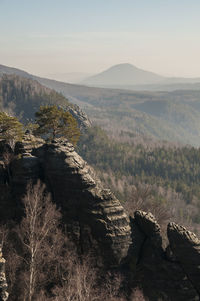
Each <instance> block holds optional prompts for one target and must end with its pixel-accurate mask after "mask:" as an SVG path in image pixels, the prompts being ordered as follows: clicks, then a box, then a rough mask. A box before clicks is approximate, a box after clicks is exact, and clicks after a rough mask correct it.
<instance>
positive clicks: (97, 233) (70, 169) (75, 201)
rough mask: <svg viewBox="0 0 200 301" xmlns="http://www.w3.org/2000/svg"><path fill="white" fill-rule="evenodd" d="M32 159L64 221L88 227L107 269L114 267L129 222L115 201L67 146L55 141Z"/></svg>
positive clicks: (124, 248) (127, 238)
mask: <svg viewBox="0 0 200 301" xmlns="http://www.w3.org/2000/svg"><path fill="white" fill-rule="evenodd" d="M35 155H36V156H37V157H38V158H39V159H40V164H41V166H42V169H43V173H44V180H45V182H46V183H47V186H48V187H50V189H51V192H52V195H53V198H54V200H55V202H56V203H57V204H59V206H61V208H62V212H63V213H64V219H65V221H66V222H69V220H73V221H77V222H78V223H79V225H82V227H83V225H87V226H89V228H90V231H91V234H92V237H93V238H95V240H96V241H97V242H98V243H99V246H100V248H101V253H102V254H104V258H105V259H108V260H109V265H118V264H119V263H120V262H121V261H122V260H123V259H124V258H125V257H126V254H127V251H128V248H129V244H130V226H129V219H128V217H127V215H126V214H125V212H124V208H123V207H122V206H121V204H120V202H119V200H117V199H116V197H115V196H114V195H113V194H112V193H111V192H110V190H106V189H103V187H102V185H101V183H100V181H99V180H98V179H96V177H95V173H94V171H93V170H92V168H91V167H89V166H88V164H87V163H86V162H85V161H84V160H83V159H82V158H81V157H80V156H79V155H78V154H77V153H76V152H75V151H74V148H73V146H72V145H71V144H70V143H66V142H64V141H60V140H55V141H54V142H53V143H52V144H48V145H47V144H46V145H44V146H42V147H41V148H38V149H37V150H36V151H35Z"/></svg>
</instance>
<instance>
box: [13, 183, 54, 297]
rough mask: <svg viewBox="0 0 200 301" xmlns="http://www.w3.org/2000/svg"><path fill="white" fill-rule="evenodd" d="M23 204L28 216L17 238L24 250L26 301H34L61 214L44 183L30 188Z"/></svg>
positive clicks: (20, 227)
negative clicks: (46, 190) (47, 192)
mask: <svg viewBox="0 0 200 301" xmlns="http://www.w3.org/2000/svg"><path fill="white" fill-rule="evenodd" d="M23 203H24V213H25V216H24V218H23V219H22V222H21V224H20V226H19V228H18V230H17V234H18V237H19V240H20V242H21V244H22V248H23V256H22V258H23V262H24V267H25V268H24V275H23V278H24V282H25V283H24V287H25V293H24V298H25V299H24V300H29V301H32V300H33V297H34V295H35V294H36V288H37V289H38V287H40V285H39V279H40V278H41V275H42V271H43V269H44V267H45V261H46V260H45V257H48V252H49V251H50V250H51V246H50V244H51V236H52V233H55V232H56V230H57V227H58V223H59V218H60V213H59V212H58V211H57V210H56V206H55V204H53V203H52V202H51V199H50V196H49V195H48V194H46V192H45V186H44V185H42V184H41V183H40V182H38V183H37V184H36V185H35V186H33V185H32V184H29V185H28V188H27V194H26V196H25V198H24V201H23Z"/></svg>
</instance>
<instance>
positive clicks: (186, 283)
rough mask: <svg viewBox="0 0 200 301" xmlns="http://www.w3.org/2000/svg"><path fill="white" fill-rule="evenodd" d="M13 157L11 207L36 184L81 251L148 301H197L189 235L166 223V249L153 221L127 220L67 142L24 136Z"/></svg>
mask: <svg viewBox="0 0 200 301" xmlns="http://www.w3.org/2000/svg"><path fill="white" fill-rule="evenodd" d="M15 154H16V156H15V159H14V161H13V162H12V163H11V165H10V170H11V178H12V179H11V182H10V185H11V188H12V192H13V198H15V199H16V203H15V206H17V204H19V203H20V199H21V198H22V197H23V195H24V193H25V192H26V185H27V183H28V182H29V181H30V180H31V181H33V182H34V181H35V182H36V181H37V180H38V179H40V180H41V181H43V182H44V183H45V184H46V186H47V189H48V190H49V192H51V194H52V198H53V200H54V201H55V202H56V203H57V204H58V206H59V207H60V208H61V211H62V215H63V221H64V223H65V225H66V227H67V229H68V231H69V232H70V233H71V235H72V236H73V238H74V239H75V240H76V241H77V243H78V244H77V245H78V247H79V248H80V250H81V251H83V252H87V251H88V250H89V249H92V250H94V254H95V257H96V258H97V261H98V259H99V258H100V257H101V258H103V260H104V263H106V265H107V266H109V267H115V268H117V269H119V270H123V271H125V273H126V276H127V277H128V279H129V286H131V287H135V286H138V285H139V286H140V287H141V288H142V289H143V291H144V294H145V295H146V296H147V297H148V298H149V300H150V301H157V300H170V301H186V300H187V301H197V300H199V291H200V287H199V283H200V272H199V271H200V269H199V266H200V241H199V239H198V238H197V237H196V236H195V235H194V234H193V233H191V232H189V231H187V230H186V229H185V228H183V227H181V226H178V225H176V224H174V223H171V224H169V226H168V237H169V245H168V247H167V249H164V247H163V244H162V236H161V230H160V226H159V224H158V223H157V221H156V219H155V217H154V216H153V215H152V214H151V213H147V212H143V211H139V210H138V211H136V212H135V213H134V216H133V217H131V218H130V220H129V218H128V217H127V215H126V213H125V211H124V208H123V207H122V205H121V203H120V202H119V200H118V199H117V198H116V197H115V196H114V195H113V194H112V193H111V191H110V190H108V189H104V187H103V186H102V184H101V182H100V181H99V179H98V178H97V177H96V175H95V172H94V170H93V169H92V168H91V167H90V166H89V165H88V164H87V163H86V162H85V161H84V160H83V159H82V158H81V157H80V156H79V155H78V154H77V153H76V152H75V150H74V148H73V146H72V145H71V144H70V143H68V142H67V141H64V140H62V139H56V140H55V141H53V142H52V143H51V144H44V142H43V141H42V140H40V141H39V140H38V141H35V143H34V145H33V142H32V138H31V136H30V137H28V136H26V137H25V140H24V141H23V142H22V143H21V144H18V145H17V146H16V149H15ZM1 169H3V167H1ZM1 169H0V173H1ZM13 206H14V205H13ZM17 214H18V213H17ZM98 255H99V256H98Z"/></svg>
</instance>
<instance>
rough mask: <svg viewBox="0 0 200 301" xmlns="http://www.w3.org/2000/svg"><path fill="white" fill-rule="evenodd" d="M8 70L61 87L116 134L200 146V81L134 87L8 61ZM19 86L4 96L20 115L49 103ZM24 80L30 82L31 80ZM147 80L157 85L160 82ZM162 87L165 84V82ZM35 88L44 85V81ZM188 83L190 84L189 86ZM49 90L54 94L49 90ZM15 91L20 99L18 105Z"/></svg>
mask: <svg viewBox="0 0 200 301" xmlns="http://www.w3.org/2000/svg"><path fill="white" fill-rule="evenodd" d="M0 70H1V66H0ZM3 71H4V73H6V72H7V73H9V74H10V73H12V72H14V73H16V72H17V74H18V72H22V74H23V75H24V76H23V78H24V77H26V78H27V77H29V78H30V79H35V80H36V81H37V82H39V83H40V84H42V85H43V86H46V87H48V88H51V89H54V90H55V91H57V92H59V93H62V94H63V95H64V96H65V97H66V98H67V99H69V101H70V102H72V103H74V104H77V105H79V106H80V107H81V108H82V109H84V111H85V112H86V114H87V115H88V116H89V118H90V119H91V121H93V122H95V123H97V124H98V125H100V126H102V127H103V128H104V129H106V130H109V131H111V132H112V133H114V135H116V136H117V135H118V134H119V132H120V131H124V132H126V133H129V134H130V135H132V134H134V135H139V136H145V137H146V136H148V137H151V138H154V139H158V140H167V141H175V142H181V143H188V144H192V145H195V146H200V84H192V83H191V84H189V83H188V84H173V85H172V86H173V87H176V88H177V87H182V89H180V90H176V88H174V89H172V91H171V90H170V85H169V84H168V85H166V87H167V88H168V89H166V90H168V91H164V90H165V89H163V91H160V92H158V91H131V90H122V89H121V90H120V89H105V88H96V87H87V86H83V85H82V86H81V85H74V84H67V83H63V82H59V81H55V80H50V79H45V78H40V77H37V76H33V75H31V74H28V73H26V72H24V71H21V70H18V69H14V68H9V67H6V68H5V66H3ZM1 74H3V72H2V71H1V72H0V77H1ZM26 78H25V79H24V80H23V79H22V83H23V81H24V82H26ZM34 85H36V84H34ZM34 85H33V86H34ZM20 86H21V84H20V83H19V85H18V87H19V89H18V92H17V94H12V93H10V94H9V95H10V97H9V98H8V101H6V102H4V106H6V105H7V104H8V105H9V109H10V110H14V112H16V113H17V115H19V114H20V115H21V114H23V115H22V116H23V117H25V116H26V117H28V118H30V119H31V118H33V114H34V111H35V109H36V108H37V107H38V106H39V105H40V104H41V103H49V96H48V95H45V97H43V98H42V99H41V98H40V97H38V96H39V95H38V96H37V97H36V99H35V98H34V99H33V97H32V94H30V95H29V94H28V95H29V96H28V97H26V98H24V97H23V95H21V88H20ZM25 86H26V87H28V83H27V84H26V85H25ZM31 86H32V85H31ZM146 86H152V87H153V86H156V84H155V85H146ZM158 86H159V85H158ZM11 87H12V85H11ZM162 87H165V86H164V85H162ZM36 88H37V90H40V87H39V86H36ZM185 88H187V89H188V90H184V89H185ZM33 90H34V89H33ZM11 91H12V90H11ZM25 91H26V90H25ZM42 94H43V93H42ZM44 94H49V92H48V90H46V91H45V93H44ZM33 96H34V95H33ZM55 96H56V97H53V103H58V104H59V103H60V104H65V103H66V99H65V100H64V99H63V98H60V96H58V95H55ZM16 97H17V99H18V105H17V107H16V99H15V98H16ZM50 98H51V97H50ZM21 99H22V100H23V101H21ZM0 101H1V91H0ZM19 105H20V107H19ZM17 109H18V110H19V111H17Z"/></svg>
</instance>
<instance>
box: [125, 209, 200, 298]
mask: <svg viewBox="0 0 200 301" xmlns="http://www.w3.org/2000/svg"><path fill="white" fill-rule="evenodd" d="M133 223H135V227H134V228H132V230H133V231H134V232H135V233H136V234H137V235H135V233H133V234H132V239H133V241H132V245H133V246H135V247H134V248H133V251H134V250H137V263H136V265H135V266H133V265H132V258H134V262H135V260H136V257H135V255H136V252H133V253H132V255H133V257H130V267H131V269H133V268H134V270H132V274H133V275H134V277H133V278H132V284H131V285H132V286H137V285H138V284H139V285H140V286H141V287H142V288H143V291H144V294H145V295H146V296H147V297H148V298H149V299H150V300H153V301H154V300H170V301H179V300H180V301H184V300H190V301H192V300H193V301H195V300H199V295H198V292H197V290H196V288H195V286H194V285H193V284H192V282H191V281H190V279H189V277H187V275H186V273H185V272H184V270H183V268H182V265H181V264H180V263H179V262H178V261H177V260H176V261H175V260H174V258H173V260H170V259H169V258H168V257H167V256H166V250H164V249H163V247H162V237H161V231H160V226H159V224H158V223H157V221H156V219H155V217H154V216H153V215H152V214H151V213H146V212H143V211H136V212H135V214H134V219H132V224H133ZM136 228H137V231H135V230H136ZM138 231H140V232H138ZM139 233H141V235H138V234H139ZM170 247H171V245H170ZM168 249H169V247H168ZM129 256H130V255H129ZM191 268H192V267H191ZM198 279H200V274H198Z"/></svg>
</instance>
